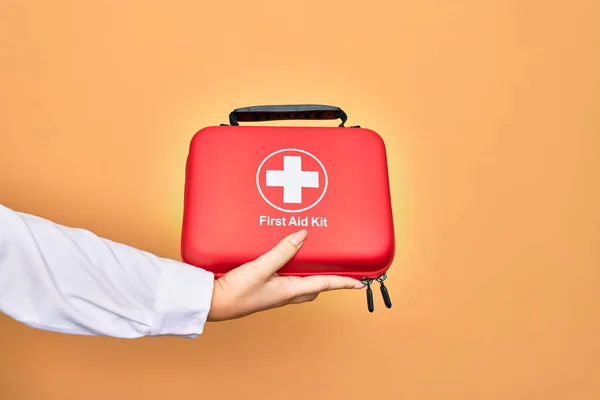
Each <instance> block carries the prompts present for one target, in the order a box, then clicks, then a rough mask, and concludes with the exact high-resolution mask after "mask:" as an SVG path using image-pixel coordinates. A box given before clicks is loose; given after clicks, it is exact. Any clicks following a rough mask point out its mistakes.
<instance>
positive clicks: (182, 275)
mask: <svg viewBox="0 0 600 400" xmlns="http://www.w3.org/2000/svg"><path fill="white" fill-rule="evenodd" d="M213 286H214V275H213V274H212V273H211V272H208V271H205V270H203V269H200V268H196V267H193V266H190V265H187V264H184V263H180V262H177V261H172V260H167V263H166V265H165V266H164V267H163V268H162V272H161V277H160V280H159V285H158V290H157V298H156V305H155V309H154V310H155V311H154V319H153V324H152V328H151V330H150V336H181V337H185V338H189V339H194V338H196V337H198V336H199V335H201V334H202V333H203V331H204V325H205V324H206V320H207V318H208V312H209V310H210V306H211V301H212V294H213Z"/></svg>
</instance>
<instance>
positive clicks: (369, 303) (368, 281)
mask: <svg viewBox="0 0 600 400" xmlns="http://www.w3.org/2000/svg"><path fill="white" fill-rule="evenodd" d="M361 281H362V283H363V285H366V286H367V308H368V309H369V312H370V313H372V312H373V310H375V305H374V304H373V290H371V283H373V279H368V278H364V279H361Z"/></svg>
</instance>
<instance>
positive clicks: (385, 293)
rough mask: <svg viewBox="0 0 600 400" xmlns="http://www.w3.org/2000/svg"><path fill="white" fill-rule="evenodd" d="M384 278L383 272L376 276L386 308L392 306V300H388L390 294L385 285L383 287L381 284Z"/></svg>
mask: <svg viewBox="0 0 600 400" xmlns="http://www.w3.org/2000/svg"><path fill="white" fill-rule="evenodd" d="M385 278H387V275H386V274H383V275H381V276H380V277H379V278H377V279H376V281H377V282H379V283H380V284H381V296H383V302H384V303H385V306H386V307H387V308H392V300H390V294H389V293H388V290H387V287H385V285H384V284H383V281H385Z"/></svg>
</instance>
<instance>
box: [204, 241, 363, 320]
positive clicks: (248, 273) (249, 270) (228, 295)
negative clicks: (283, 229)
mask: <svg viewBox="0 0 600 400" xmlns="http://www.w3.org/2000/svg"><path fill="white" fill-rule="evenodd" d="M306 236H307V232H306V231H305V230H301V231H299V232H296V233H294V234H291V235H289V236H288V237H286V238H284V239H283V240H281V241H280V242H279V243H278V244H277V245H276V246H275V247H273V248H272V249H271V250H269V251H268V252H267V253H265V254H263V255H262V256H260V257H258V258H257V259H255V260H253V261H250V262H248V263H246V264H243V265H241V266H239V267H238V268H235V269H233V270H231V271H229V272H228V273H227V274H225V275H224V276H222V277H221V278H219V279H217V280H215V284H214V289H213V297H212V303H211V307H210V311H209V313H208V321H224V320H230V319H235V318H240V317H244V316H247V315H250V314H254V313H256V312H259V311H265V310H269V309H272V308H278V307H282V306H284V305H288V304H299V303H304V302H308V301H313V300H314V299H316V298H317V296H318V295H319V294H320V293H321V292H325V291H331V290H339V289H360V288H363V287H364V285H363V284H362V283H361V282H360V281H358V280H355V279H352V278H347V277H342V276H335V275H316V276H307V277H295V276H279V275H277V271H278V270H279V269H280V268H282V267H283V266H284V265H285V264H287V263H288V262H289V261H290V260H291V259H292V258H293V257H294V256H295V255H296V253H297V252H298V250H299V249H300V247H301V246H302V244H303V243H304V240H305V239H306Z"/></svg>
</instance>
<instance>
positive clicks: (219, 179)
mask: <svg viewBox="0 0 600 400" xmlns="http://www.w3.org/2000/svg"><path fill="white" fill-rule="evenodd" d="M286 119H290V120H292V119H293V120H299V119H300V120H302V119H306V120H309V119H310V120H315V119H317V120H323V121H326V120H332V119H341V124H340V125H339V126H323V127H315V126H305V127H299V126H272V125H271V126H269V125H268V124H261V125H256V124H252V123H256V122H265V121H272V120H286ZM229 120H230V124H229V125H224V124H221V125H220V126H210V127H206V128H203V129H201V130H200V131H198V132H197V133H196V134H195V135H194V136H193V138H192V140H191V143H190V147H189V154H188V158H187V163H186V180H185V194H184V213H183V225H182V238H181V257H182V260H183V261H184V262H186V263H188V264H191V265H193V266H196V267H200V268H203V269H205V270H208V271H211V272H213V273H214V274H215V276H216V277H217V278H218V277H220V276H222V275H223V274H225V273H226V272H227V271H229V270H231V269H233V268H236V267H238V266H240V265H242V264H243V263H246V262H248V261H250V260H252V259H254V258H256V257H258V256H260V255H261V254H263V253H265V252H266V251H268V250H269V249H270V248H271V247H273V246H274V245H275V244H276V243H277V242H278V241H279V240H281V239H282V238H283V237H284V236H286V235H288V234H290V233H292V232H294V231H297V230H300V229H306V230H307V231H308V232H309V234H308V238H307V240H306V242H305V243H304V244H303V246H302V248H301V249H300V250H299V251H298V253H297V254H296V256H295V257H294V258H293V259H292V260H291V261H290V262H289V263H288V264H287V265H285V266H284V267H283V268H282V269H281V270H279V272H278V273H279V275H295V276H309V275H323V274H328V275H329V274H334V275H343V276H349V277H352V278H356V279H360V280H363V282H364V283H365V284H368V285H370V283H371V282H373V280H375V279H377V280H379V281H380V283H381V284H382V285H383V279H385V277H386V272H387V271H388V268H389V267H390V265H391V263H392V261H393V258H394V253H395V243H394V222H393V216H392V204H391V198H390V183H389V175H388V165H387V158H386V149H385V144H384V142H383V140H382V138H381V137H380V136H379V135H378V134H377V133H376V132H374V131H372V130H370V129H365V128H361V127H359V126H353V127H346V126H345V123H346V121H347V115H346V114H345V113H344V111H342V110H341V109H340V108H339V107H332V106H324V105H286V106H257V107H247V108H240V109H236V110H234V111H233V112H231V114H230V116H229ZM240 122H248V123H249V124H248V125H245V126H240V125H239V123H240ZM383 289H384V287H383V286H382V290H383ZM368 290H369V291H370V286H369V288H368ZM384 297H385V296H384ZM387 302H388V301H387V300H386V303H387ZM390 306H391V304H390ZM369 308H370V309H372V305H369ZM371 311H372V310H371Z"/></svg>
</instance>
